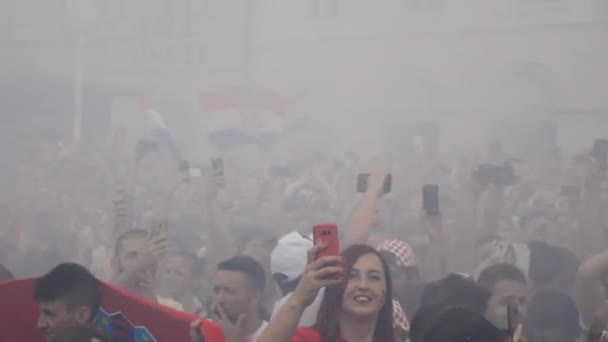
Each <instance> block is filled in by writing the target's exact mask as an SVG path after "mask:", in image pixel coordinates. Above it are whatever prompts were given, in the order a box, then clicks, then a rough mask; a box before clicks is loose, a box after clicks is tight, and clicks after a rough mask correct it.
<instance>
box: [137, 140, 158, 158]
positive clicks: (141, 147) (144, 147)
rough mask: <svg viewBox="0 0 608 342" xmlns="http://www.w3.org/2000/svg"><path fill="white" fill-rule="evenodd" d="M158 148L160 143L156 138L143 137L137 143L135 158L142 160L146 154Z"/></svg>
mask: <svg viewBox="0 0 608 342" xmlns="http://www.w3.org/2000/svg"><path fill="white" fill-rule="evenodd" d="M156 150H158V143H157V142H156V141H154V140H147V139H141V140H139V141H138V142H137V144H136V145H135V160H138V161H139V160H141V159H142V158H143V157H144V156H145V155H146V154H148V153H150V152H154V151H156Z"/></svg>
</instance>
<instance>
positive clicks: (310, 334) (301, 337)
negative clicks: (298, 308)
mask: <svg viewBox="0 0 608 342" xmlns="http://www.w3.org/2000/svg"><path fill="white" fill-rule="evenodd" d="M318 341H321V335H320V334H319V332H318V331H317V330H315V329H314V328H310V327H306V328H298V329H297V330H296V333H295V334H294V335H293V337H292V339H291V342H318Z"/></svg>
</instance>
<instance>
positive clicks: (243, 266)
mask: <svg viewBox="0 0 608 342" xmlns="http://www.w3.org/2000/svg"><path fill="white" fill-rule="evenodd" d="M217 270H218V271H233V272H241V273H243V274H245V275H246V276H247V278H248V279H249V281H250V282H251V286H252V287H253V288H254V289H255V290H257V291H260V292H264V287H265V286H266V272H264V268H263V267H262V265H260V263H259V262H257V261H256V260H255V259H253V258H252V257H248V256H245V255H238V256H235V257H232V258H230V259H228V260H224V261H222V262H220V263H219V264H218V265H217Z"/></svg>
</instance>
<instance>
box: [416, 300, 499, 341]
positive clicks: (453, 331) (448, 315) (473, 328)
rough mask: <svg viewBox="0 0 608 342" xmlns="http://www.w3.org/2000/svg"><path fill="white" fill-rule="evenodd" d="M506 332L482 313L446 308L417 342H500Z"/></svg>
mask: <svg viewBox="0 0 608 342" xmlns="http://www.w3.org/2000/svg"><path fill="white" fill-rule="evenodd" d="M505 337H506V336H505V334H504V333H502V332H501V331H500V330H498V329H497V328H496V327H495V326H493V325H492V323H490V322H488V321H487V320H486V319H485V318H484V317H483V316H482V315H481V314H479V313H476V312H471V311H468V310H465V309H463V308H454V307H452V308H444V310H443V312H441V313H439V314H438V315H436V316H435V318H434V319H433V320H432V321H431V322H429V324H428V325H427V326H426V329H425V330H424V331H423V332H422V336H420V337H419V338H417V339H415V340H413V341H415V342H418V341H420V342H499V341H504V340H505Z"/></svg>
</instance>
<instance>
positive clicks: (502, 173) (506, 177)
mask: <svg viewBox="0 0 608 342" xmlns="http://www.w3.org/2000/svg"><path fill="white" fill-rule="evenodd" d="M473 179H474V180H475V181H476V182H478V183H480V184H496V185H503V186H509V185H513V184H515V182H517V176H515V171H514V170H513V167H512V166H511V165H509V164H503V165H494V164H482V165H480V166H479V168H478V169H477V170H476V171H474V172H473Z"/></svg>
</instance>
